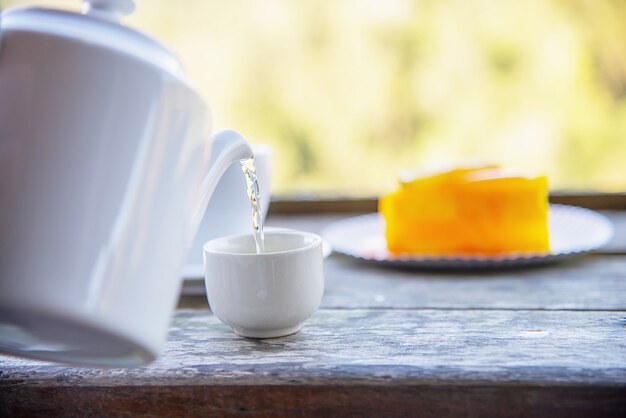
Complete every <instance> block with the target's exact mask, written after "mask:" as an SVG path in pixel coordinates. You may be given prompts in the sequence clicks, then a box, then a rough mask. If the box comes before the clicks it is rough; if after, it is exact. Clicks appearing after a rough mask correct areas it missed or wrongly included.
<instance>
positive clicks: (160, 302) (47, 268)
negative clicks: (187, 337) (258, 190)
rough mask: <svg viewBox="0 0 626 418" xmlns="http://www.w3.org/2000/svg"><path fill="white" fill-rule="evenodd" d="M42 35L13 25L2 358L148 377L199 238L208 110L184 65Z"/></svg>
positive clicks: (5, 129) (1, 253) (0, 224)
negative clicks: (143, 370)
mask: <svg viewBox="0 0 626 418" xmlns="http://www.w3.org/2000/svg"><path fill="white" fill-rule="evenodd" d="M40 12H41V11H39V12H38V11H37V10H35V11H34V12H32V13H40ZM49 13H53V14H55V13H59V14H60V15H61V16H60V17H61V18H63V16H62V14H63V13H64V12H49ZM53 17H58V16H53ZM18 18H19V19H22V20H19V19H18ZM15 21H17V23H16V22H15ZM98 24H99V23H98ZM102 24H104V25H112V23H108V22H103V23H102ZM44 29H45V30H42V31H40V30H38V29H34V28H30V27H29V26H28V24H25V23H24V21H23V16H19V14H18V15H17V16H15V19H13V20H12V16H10V15H7V16H3V26H2V34H1V37H2V47H1V49H0V92H2V94H0V228H1V230H2V236H1V237H0V351H4V352H7V353H13V354H18V355H23V356H32V357H36V358H43V359H49V360H56V361H65V362H71V363H78V364H89V365H94V364H95V365H103V366H134V365H138V364H145V363H147V362H149V361H151V360H153V359H154V358H155V356H156V355H157V353H158V352H159V351H160V349H161V346H162V345H163V343H164V341H165V336H166V333H167V326H168V323H169V318H170V315H171V312H172V310H173V309H174V307H175V304H176V301H177V297H178V293H179V288H180V285H181V283H180V279H179V272H180V269H181V266H182V264H183V262H184V259H185V256H186V253H187V250H188V247H189V245H190V244H191V240H192V239H193V236H194V232H195V230H194V228H195V227H196V226H197V225H194V222H190V220H189V219H190V216H189V214H190V212H191V211H193V210H197V208H195V206H196V205H197V201H198V199H199V194H202V193H203V192H202V191H201V190H199V189H200V187H202V184H203V181H204V186H205V187H206V184H205V183H206V178H205V177H206V172H207V170H208V166H207V164H209V159H210V144H209V143H208V142H209V141H208V137H207V136H206V135H205V133H206V132H208V130H209V120H208V116H207V115H208V111H207V108H206V106H205V104H204V103H203V101H202V100H201V99H200V97H199V96H198V95H197V94H196V93H195V92H194V91H193V89H192V88H190V87H189V85H188V84H187V83H186V82H185V81H184V79H183V78H181V76H180V74H179V73H178V70H177V68H176V64H173V63H172V62H163V63H161V64H162V65H155V64H154V60H152V61H150V60H146V59H145V58H146V57H145V56H142V54H144V55H145V50H143V51H142V52H140V53H137V54H133V53H129V52H128V51H127V50H123V48H122V50H120V49H119V48H115V47H111V43H115V42H116V41H115V40H111V39H109V40H106V39H105V41H106V42H102V43H99V42H98V41H94V40H93V39H90V40H86V39H84V37H83V36H82V35H81V33H80V32H76V33H72V31H73V30H76V28H75V27H66V29H59V30H60V31H61V32H59V33H57V32H55V30H51V29H50V28H49V27H47V28H44ZM105 38H106V37H105ZM139 49H141V48H139ZM131 52H132V51H131ZM168 65H170V67H169V68H168ZM203 179H204V180H203ZM201 200H202V199H201ZM204 200H206V199H204Z"/></svg>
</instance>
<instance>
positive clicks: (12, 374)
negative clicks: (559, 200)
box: [0, 309, 626, 387]
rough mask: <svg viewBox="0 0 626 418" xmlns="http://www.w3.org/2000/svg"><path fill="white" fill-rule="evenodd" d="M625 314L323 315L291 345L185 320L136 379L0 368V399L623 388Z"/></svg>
mask: <svg viewBox="0 0 626 418" xmlns="http://www.w3.org/2000/svg"><path fill="white" fill-rule="evenodd" d="M625 325H626V313H624V312H578V311H480V310H475V311H472V310H468V311H454V310H452V311H447V310H358V309H357V310H328V309H324V310H320V311H318V312H317V313H316V314H315V315H314V316H313V317H312V318H311V319H310V320H309V321H308V322H307V324H306V325H305V327H304V328H303V330H302V331H301V332H300V333H298V334H295V335H292V336H288V337H284V338H277V339H270V340H250V339H244V338H241V337H237V336H236V335H235V334H233V333H232V332H231V331H230V328H228V327H227V326H226V325H223V324H222V323H221V322H219V320H218V319H217V318H216V317H214V316H213V315H211V314H210V312H208V311H191V310H189V311H179V312H178V313H177V314H176V316H175V318H174V321H173V324H172V328H171V332H170V337H169V342H168V344H167V347H166V350H165V352H164V354H163V355H162V356H161V358H160V359H159V360H157V361H156V362H155V363H153V364H152V365H151V366H149V367H147V368H142V369H132V370H126V371H122V370H96V369H81V368H71V367H65V366H59V365H53V364H48V363H40V362H36V361H32V360H25V359H17V358H11V357H0V370H2V373H1V375H0V387H6V386H7V385H15V384H18V385H19V384H25V383H27V384H29V385H44V386H45V385H48V386H57V385H62V386H67V385H78V386H92V385H97V386H117V385H124V386H133V385H201V384H205V385H210V384H292V383H321V384H328V383H329V382H333V383H342V382H344V383H345V382H348V383H351V384H354V383H359V382H360V383H377V384H379V385H405V384H411V383H413V384H417V383H421V384H424V383H428V384H442V383H449V382H450V381H456V382H457V384H477V383H478V384H483V383H485V382H501V383H506V384H528V383H533V384H553V385H559V384H582V385H585V384H618V385H626V327H625Z"/></svg>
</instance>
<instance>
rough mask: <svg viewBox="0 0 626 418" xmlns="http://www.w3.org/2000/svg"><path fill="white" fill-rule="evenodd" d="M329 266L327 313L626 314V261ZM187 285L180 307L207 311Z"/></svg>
mask: <svg viewBox="0 0 626 418" xmlns="http://www.w3.org/2000/svg"><path fill="white" fill-rule="evenodd" d="M324 264H325V265H324V269H325V275H326V288H325V292H324V299H323V300H322V307H324V308H411V309H418V308H437V309H576V310H626V256H586V257H582V258H580V259H577V260H573V261H572V262H567V263H561V264H556V265H552V266H547V267H542V268H535V269H527V270H511V271H503V272H478V273H471V272H465V273H445V272H440V273H437V272H423V271H410V270H394V269H390V268H382V267H381V268H376V267H374V266H372V265H369V264H368V265H365V264H362V263H360V262H358V261H356V260H352V259H350V258H347V257H343V256H336V255H333V256H331V257H329V258H327V259H326V260H325V263H324ZM186 286H187V294H189V293H190V292H191V291H194V292H195V293H196V294H198V296H197V297H188V296H187V297H183V298H182V299H181V305H180V306H181V307H188V308H206V307H207V306H208V305H207V302H206V297H205V296H204V282H203V281H201V280H200V281H190V282H187V284H186ZM191 286H196V288H195V289H192V288H191Z"/></svg>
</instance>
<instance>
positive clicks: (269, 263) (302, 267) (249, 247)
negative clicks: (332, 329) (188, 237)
mask: <svg viewBox="0 0 626 418" xmlns="http://www.w3.org/2000/svg"><path fill="white" fill-rule="evenodd" d="M204 265H205V273H206V280H205V283H206V290H207V295H208V299H209V305H210V306H211V309H212V310H213V313H214V314H215V315H216V316H217V317H218V318H219V319H220V320H221V321H222V322H224V323H225V324H227V325H229V326H230V327H231V328H232V329H233V331H235V333H237V334H238V335H241V336H243V337H251V338H273V337H281V336H284V335H289V334H293V333H295V332H297V331H299V330H300V328H301V327H302V324H303V322H304V321H305V320H306V319H307V318H309V317H310V316H311V315H312V314H313V313H314V312H315V310H316V309H317V307H318V306H319V304H320V302H321V300H322V294H323V293H324V271H323V256H322V240H321V238H320V237H319V236H317V235H315V234H312V233H309V232H301V231H295V230H289V229H274V230H269V231H267V232H266V233H265V251H264V252H263V253H260V254H258V253H256V248H255V243H254V237H253V236H252V234H248V235H232V236H227V237H223V238H217V239H214V240H212V241H209V242H207V243H206V244H205V245H204Z"/></svg>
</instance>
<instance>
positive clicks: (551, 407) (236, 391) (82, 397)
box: [0, 385, 626, 418]
mask: <svg viewBox="0 0 626 418" xmlns="http://www.w3.org/2000/svg"><path fill="white" fill-rule="evenodd" d="M625 399H626V397H625V396H624V389H623V388H621V387H609V386H603V387H593V388H584V387H576V386H574V387H572V386H559V387H542V386H530V385H525V386H516V387H502V386H493V385H475V386H457V385H439V386H432V385H426V386H424V385H411V386H404V387H402V386H395V387H392V386H376V385H367V386H365V385H327V386H320V385H246V386H229V385H227V386H207V385H199V386H130V387H124V386H116V387H106V388H93V387H92V388H84V387H73V386H55V387H28V388H23V387H12V388H9V389H8V390H7V392H5V393H4V402H3V401H2V399H1V398H0V416H6V417H85V416H90V417H91V416H95V417H111V416H124V417H144V416H149V417H188V416H198V417H267V416H271V417H318V418H319V417H335V416H340V417H403V418H404V417H426V418H441V417H507V418H515V417H546V418H556V417H590V418H602V417H623V416H624V415H626V400H625Z"/></svg>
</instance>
